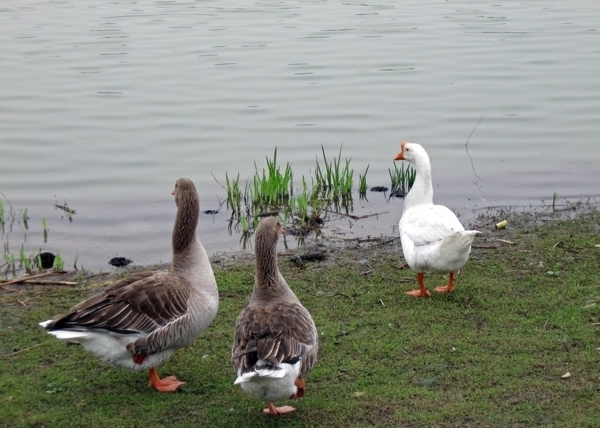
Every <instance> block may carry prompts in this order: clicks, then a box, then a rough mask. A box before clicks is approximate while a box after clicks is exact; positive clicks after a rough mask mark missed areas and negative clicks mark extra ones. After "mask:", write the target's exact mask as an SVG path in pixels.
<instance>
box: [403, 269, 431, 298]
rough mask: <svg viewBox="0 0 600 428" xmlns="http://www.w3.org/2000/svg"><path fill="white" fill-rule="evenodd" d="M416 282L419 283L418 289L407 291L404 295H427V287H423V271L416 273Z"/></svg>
mask: <svg viewBox="0 0 600 428" xmlns="http://www.w3.org/2000/svg"><path fill="white" fill-rule="evenodd" d="M417 282H418V283H419V289H418V290H411V291H407V292H406V295H407V296H412V297H427V296H429V291H427V289H426V288H425V275H424V274H423V272H418V273H417Z"/></svg>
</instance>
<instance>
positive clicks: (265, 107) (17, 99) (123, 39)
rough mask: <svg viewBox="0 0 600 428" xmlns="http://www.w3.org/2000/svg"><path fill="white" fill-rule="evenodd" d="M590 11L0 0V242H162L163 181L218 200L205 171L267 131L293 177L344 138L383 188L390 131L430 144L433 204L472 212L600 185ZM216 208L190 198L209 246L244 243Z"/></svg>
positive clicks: (137, 251) (121, 248)
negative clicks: (65, 207)
mask: <svg viewBox="0 0 600 428" xmlns="http://www.w3.org/2000/svg"><path fill="white" fill-rule="evenodd" d="M599 27H600V3H598V2H596V1H592V0H589V1H572V2H565V1H544V2H507V1H494V2H479V1H472V2H468V1H406V2H398V1H386V0H384V1H377V2H363V1H361V2H357V1H345V2H341V1H305V0H303V1H278V2H272V1H261V0H259V1H257V2H253V3H249V2H239V1H232V0H230V1H211V0H206V1H156V2H136V1H123V2H120V1H110V2H109V1H97V0H90V1H83V2H75V1H28V0H21V1H18V2H5V3H4V4H3V5H2V6H0V42H1V44H2V55H0V123H1V132H0V191H1V192H2V194H3V196H2V200H3V202H4V208H5V212H6V211H7V210H8V209H9V203H10V204H11V205H12V207H13V208H14V209H15V211H16V212H17V213H20V212H21V211H20V210H23V209H24V208H27V210H28V214H29V216H30V218H31V219H30V222H29V223H30V228H31V230H30V231H29V232H28V233H27V236H26V237H25V234H24V232H23V231H22V229H21V226H20V225H19V224H18V223H17V222H16V221H15V222H14V223H13V225H12V232H9V233H5V234H3V235H2V240H3V244H4V245H9V246H10V250H11V251H12V252H13V253H18V249H19V248H20V245H21V243H22V242H23V241H24V240H25V239H26V249H28V250H30V251H33V250H34V249H42V250H45V251H53V252H55V251H56V250H60V251H61V253H62V254H63V256H64V257H65V259H66V261H67V265H71V264H72V260H73V259H74V258H75V256H76V255H78V263H79V265H83V266H84V267H86V268H89V269H94V270H98V269H102V268H103V269H106V268H108V267H109V266H108V265H107V261H108V260H109V259H110V258H111V257H114V256H117V255H119V256H127V257H129V258H131V259H133V260H134V261H135V262H136V263H137V264H149V263H155V262H159V261H163V262H166V261H169V260H170V233H171V228H172V224H173V219H174V214H175V205H174V203H173V201H172V196H171V195H170V192H171V190H172V187H173V184H174V182H175V180H176V179H177V178H178V177H181V176H188V177H190V178H192V179H193V180H194V181H195V183H196V185H197V187H198V189H199V192H200V195H201V198H202V199H201V203H202V209H217V208H219V200H223V199H225V191H224V190H223V188H222V187H221V186H220V184H219V183H218V182H217V181H215V179H214V178H213V176H212V175H211V173H212V174H214V176H215V177H216V179H217V180H219V182H221V183H224V182H225V173H226V172H228V173H229V175H230V176H231V175H237V173H238V172H239V173H240V175H241V177H242V178H246V177H250V176H251V175H252V174H253V173H254V162H256V163H257V166H258V167H259V168H262V167H263V166H264V164H265V157H266V156H269V157H272V155H273V150H274V148H275V147H277V148H278V159H279V161H280V162H281V163H285V162H287V161H289V162H290V163H291V164H292V167H293V170H294V173H295V175H296V177H297V178H298V183H299V177H300V176H301V175H306V176H307V177H308V176H309V175H310V173H311V170H312V168H313V167H314V164H315V157H316V156H317V155H320V153H321V145H323V146H324V148H325V149H326V150H327V152H328V153H331V154H332V155H333V154H335V153H337V151H338V150H339V148H340V145H342V144H343V157H349V158H352V166H353V168H354V171H355V174H356V175H358V173H359V172H362V171H364V169H365V168H366V167H367V165H369V173H368V177H367V178H368V183H369V186H375V185H387V186H389V175H388V168H391V167H392V158H393V157H394V155H395V154H396V152H397V151H398V148H399V143H400V141H402V140H409V141H412V142H418V143H421V144H423V145H424V146H425V147H426V149H427V150H428V152H429V154H430V156H431V158H432V166H433V177H434V191H435V199H436V202H438V203H443V204H445V205H448V206H449V207H451V208H453V209H454V210H456V211H457V212H459V213H460V214H461V218H463V219H465V220H466V219H468V218H469V217H470V216H472V215H473V214H472V213H473V210H474V209H481V208H484V207H487V206H494V205H529V204H539V203H541V201H542V200H546V201H548V200H551V199H552V195H553V194H554V192H556V193H557V194H558V195H559V197H562V198H570V199H572V200H574V199H581V198H586V197H590V196H591V197H598V196H599V195H600V190H599V189H598V182H599V178H600V147H598V142H597V139H598V136H599V135H600V72H599V71H600V37H599V34H598V29H599ZM482 117H483V120H482V121H481V122H480V123H479V125H478V126H477V127H476V129H475V131H474V132H473V134H472V135H471V133H472V131H473V130H474V128H475V126H476V124H477V123H478V121H479V120H480V119H481V118H482ZM470 135H471V137H470V139H469V143H468V146H467V145H466V142H467V139H468V138H469V136H470ZM65 200H66V201H67V203H68V204H69V206H70V207H72V208H74V209H76V210H77V213H76V215H75V217H74V221H73V222H72V223H70V222H69V221H68V220H67V219H66V218H65V217H64V213H63V212H62V211H60V210H55V209H54V207H53V205H54V203H55V202H57V203H59V204H62V203H64V202H65ZM401 209H402V201H401V200H391V201H390V202H389V203H388V202H386V201H385V198H384V197H383V195H381V194H369V202H368V203H366V202H360V203H359V202H358V201H355V213H357V214H359V215H362V214H366V213H370V212H381V211H389V213H387V214H383V215H380V216H379V217H378V218H377V219H376V220H375V219H374V218H373V219H370V220H368V221H367V220H365V221H363V222H362V223H361V221H359V222H356V223H350V222H347V221H339V222H338V223H339V224H338V225H337V226H336V227H338V228H339V229H340V230H342V231H343V230H344V228H349V227H350V226H352V231H351V232H353V233H359V234H360V233H362V234H377V235H379V234H382V233H386V234H389V233H394V229H393V228H394V227H395V225H396V224H397V221H398V219H399V218H400V214H401ZM17 217H18V215H17ZM42 218H46V219H47V222H48V227H49V237H48V242H47V243H46V244H44V242H43V238H42V234H41V229H42ZM228 218H229V213H227V212H226V210H225V208H224V207H223V208H222V209H221V211H220V212H219V214H216V215H214V216H211V215H204V216H203V217H202V218H201V225H200V226H199V229H198V233H199V235H200V237H201V240H202V242H203V243H204V245H205V247H206V248H207V250H208V251H209V253H214V252H216V251H224V250H237V249H239V235H236V234H234V235H233V236H229V234H228V233H227V222H226V220H227V219H228ZM5 227H7V228H8V227H9V225H8V224H7V225H6V226H5ZM7 230H9V229H7ZM7 243H8V244H7ZM0 263H2V262H0Z"/></svg>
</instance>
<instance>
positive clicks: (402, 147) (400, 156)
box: [394, 141, 408, 161]
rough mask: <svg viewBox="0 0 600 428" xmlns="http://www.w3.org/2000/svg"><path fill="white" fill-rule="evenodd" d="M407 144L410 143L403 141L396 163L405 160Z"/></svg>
mask: <svg viewBox="0 0 600 428" xmlns="http://www.w3.org/2000/svg"><path fill="white" fill-rule="evenodd" d="M407 143H408V141H403V142H402V144H400V152H399V153H398V154H397V155H396V157H395V158H394V160H395V161H397V160H404V146H405V145H406V144H407Z"/></svg>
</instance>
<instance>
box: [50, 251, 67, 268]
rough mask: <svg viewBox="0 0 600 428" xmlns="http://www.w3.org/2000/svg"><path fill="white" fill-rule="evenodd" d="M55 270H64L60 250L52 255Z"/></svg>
mask: <svg viewBox="0 0 600 428" xmlns="http://www.w3.org/2000/svg"><path fill="white" fill-rule="evenodd" d="M52 267H53V268H54V270H55V271H57V272H63V271H64V270H65V261H64V260H63V258H62V257H61V255H60V252H59V251H57V252H56V256H55V257H54V264H53V266H52Z"/></svg>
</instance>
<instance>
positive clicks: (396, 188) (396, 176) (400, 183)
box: [388, 163, 417, 198]
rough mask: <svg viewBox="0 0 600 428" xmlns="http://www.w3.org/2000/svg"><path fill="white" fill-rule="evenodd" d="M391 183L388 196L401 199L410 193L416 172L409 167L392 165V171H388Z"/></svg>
mask: <svg viewBox="0 0 600 428" xmlns="http://www.w3.org/2000/svg"><path fill="white" fill-rule="evenodd" d="M388 171H389V173H390V179H391V181H392V186H391V191H390V196H395V197H399V198H403V197H404V196H406V194H407V193H408V192H409V191H410V188H411V187H412V185H413V184H414V182H415V178H416V176H417V171H416V170H415V169H414V168H413V167H412V166H410V165H406V166H405V165H404V164H401V165H400V169H398V165H397V164H396V163H394V171H392V170H391V169H388Z"/></svg>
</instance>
